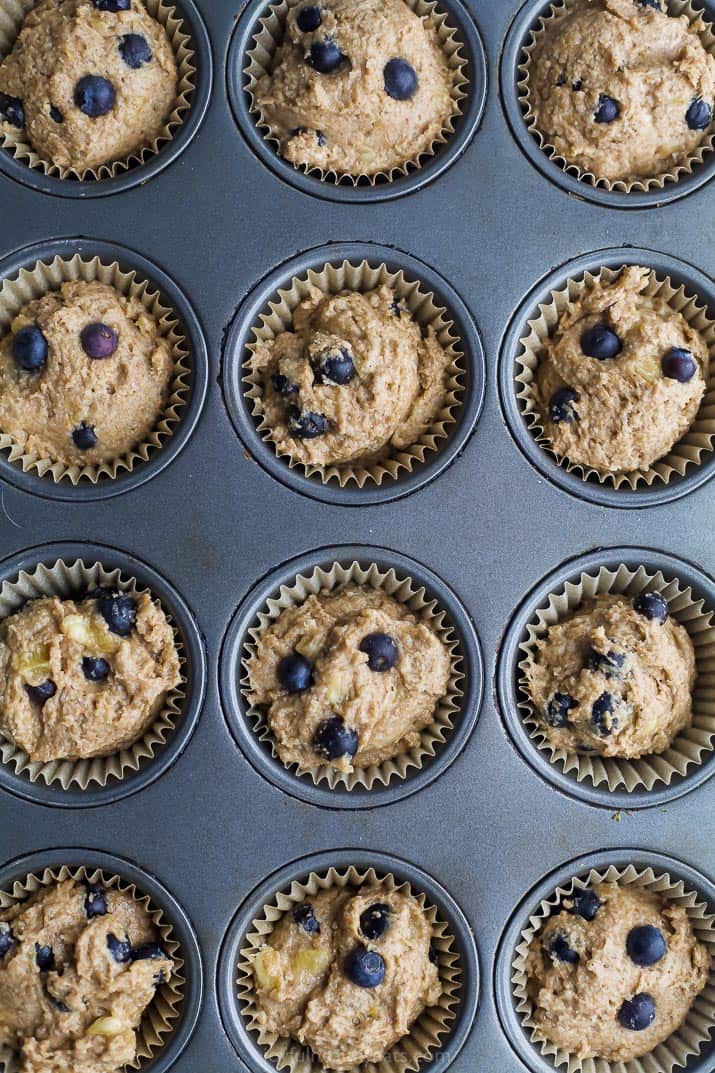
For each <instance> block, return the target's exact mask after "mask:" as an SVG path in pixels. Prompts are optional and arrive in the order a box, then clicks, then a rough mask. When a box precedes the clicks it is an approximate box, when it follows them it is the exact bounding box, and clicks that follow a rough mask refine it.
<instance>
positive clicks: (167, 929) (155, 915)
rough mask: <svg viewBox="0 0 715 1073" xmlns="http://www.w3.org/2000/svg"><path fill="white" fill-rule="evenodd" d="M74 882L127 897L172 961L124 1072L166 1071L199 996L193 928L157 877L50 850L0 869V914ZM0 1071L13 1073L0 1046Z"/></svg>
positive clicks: (107, 859)
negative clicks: (147, 918)
mask: <svg viewBox="0 0 715 1073" xmlns="http://www.w3.org/2000/svg"><path fill="white" fill-rule="evenodd" d="M65 879H74V880H78V881H80V882H82V881H88V882H90V883H102V884H103V885H104V886H106V887H107V888H108V889H110V890H112V889H115V890H120V891H123V892H125V893H129V894H130V895H131V897H132V898H133V899H134V900H135V901H136V902H138V903H139V904H140V905H141V906H142V907H144V908H145V909H147V910H148V912H149V915H150V917H151V919H152V921H153V923H154V925H155V927H156V929H157V931H158V932H159V935H160V936H161V942H162V944H163V946H164V947H165V949H166V950H167V952H168V953H169V955H170V956H171V957H172V959H173V960H174V973H173V974H172V978H171V980H169V982H168V983H165V984H163V985H162V986H161V987H159V988H158V989H157V992H156V996H155V998H154V1000H153V1002H152V1003H151V1004H150V1005H149V1006H148V1007H147V1009H146V1010H145V1012H144V1017H143V1018H142V1021H141V1024H140V1026H139V1028H138V1030H137V1059H136V1061H134V1062H132V1063H131V1064H130V1065H128V1066H127V1067H126V1068H127V1069H138V1070H141V1071H142V1073H144V1071H146V1073H149V1071H151V1073H165V1071H166V1070H168V1069H169V1067H170V1066H171V1065H172V1064H173V1063H174V1061H175V1060H176V1059H177V1058H178V1056H179V1055H180V1054H181V1052H182V1051H183V1049H184V1047H185V1046H186V1044H187V1043H188V1041H189V1038H190V1037H191V1034H192V1032H193V1029H194V1026H195V1024H196V1020H197V1017H198V1013H199V1007H200V1005H201V995H202V976H201V955H200V953H199V947H198V943H197V940H196V936H195V934H194V930H193V927H192V926H191V922H190V921H189V919H188V917H187V916H186V914H185V913H184V911H183V909H182V908H181V906H180V905H179V903H178V902H177V901H176V900H175V899H174V898H173V896H172V895H171V894H169V892H168V891H167V890H165V888H164V887H163V886H162V885H161V884H160V883H159V881H158V880H157V879H155V878H154V877H153V876H150V875H149V874H148V873H146V872H144V871H142V870H141V869H140V868H138V867H137V866H136V865H134V864H131V863H130V862H129V861H126V860H124V859H123V858H121V857H115V856H113V855H111V854H109V853H101V852H97V851H96V850H85V849H52V850H47V851H41V852H39V853H33V854H30V855H28V856H25V857H19V858H17V859H16V860H14V861H10V862H9V863H8V864H6V865H4V866H3V867H2V868H1V869H0V911H2V910H5V909H9V908H11V907H12V906H14V905H17V904H18V903H20V902H22V901H24V900H25V899H26V898H27V897H29V896H30V895H31V894H34V893H35V892H36V891H38V890H40V889H41V888H42V887H46V886H49V885H50V884H51V883H54V882H59V881H63V880H65ZM0 1066H1V1067H2V1069H3V1073H18V1069H19V1066H18V1063H17V1060H16V1059H15V1057H14V1056H13V1055H12V1053H11V1052H8V1051H7V1050H4V1051H3V1049H2V1048H0Z"/></svg>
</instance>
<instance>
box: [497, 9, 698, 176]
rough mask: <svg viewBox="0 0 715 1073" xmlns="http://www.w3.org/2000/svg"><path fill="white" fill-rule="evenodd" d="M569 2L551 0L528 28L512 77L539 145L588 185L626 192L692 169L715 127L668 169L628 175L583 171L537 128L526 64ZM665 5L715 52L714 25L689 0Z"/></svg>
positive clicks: (563, 15)
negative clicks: (618, 176) (615, 176)
mask: <svg viewBox="0 0 715 1073" xmlns="http://www.w3.org/2000/svg"><path fill="white" fill-rule="evenodd" d="M573 4H574V0H555V2H552V3H550V4H549V5H548V7H547V8H546V10H545V12H544V13H543V14H542V15H541V17H540V18H539V20H538V22H537V23H536V25H535V26H534V27H533V28H532V30H531V31H530V33H529V36H528V39H527V41H526V43H525V44H524V47H523V49H522V59H521V62H520V63H519V65H518V67H517V71H516V79H517V93H518V97H519V103H520V105H521V109H522V112H523V113H524V122H525V123H526V126H527V129H528V130H529V132H530V133H531V134H532V135H533V137H534V138H535V139H536V142H537V143H538V145H539V148H540V149H542V150H543V152H544V153H545V154H546V155H547V156H548V157H550V159H551V160H552V161H553V162H554V163H555V164H558V166H559V167H560V168H561V170H562V171H565V172H566V173H567V174H568V175H572V176H574V177H575V178H576V179H579V180H580V181H582V182H585V183H589V184H590V185H591V186H595V187H600V188H601V189H603V190H617V191H619V192H622V193H626V194H628V193H630V192H631V191H634V190H635V191H638V192H645V191H648V190H662V189H663V188H664V187H665V186H666V185H668V184H669V183H677V182H678V180H679V179H682V178H683V177H684V176H686V175H689V174H690V173H691V172H692V171H693V170H695V169H696V168H697V167H698V165H700V164H702V163H703V160H704V159H705V158H706V157H707V156H708V155H709V154H710V153H712V151H713V149H714V148H715V130H713V131H711V133H710V134H706V133H705V132H703V133H704V137H703V140H702V142H701V143H700V145H699V146H698V147H697V149H696V150H695V152H694V153H691V154H690V155H689V156H686V157H683V158H682V159H680V160H678V162H677V163H674V164H672V165H671V167H670V169H669V170H667V171H665V172H661V173H659V174H657V175H653V176H638V177H635V178H632V179H607V178H606V177H605V176H602V175H595V174H594V173H593V172H591V171H583V170H582V169H581V168H580V167H579V166H578V164H575V163H574V162H573V161H570V160H566V159H565V157H563V156H561V155H560V154H559V153H558V151H557V149H556V147H555V146H554V145H552V144H551V143H550V142H549V141H548V139H547V138H546V136H545V135H544V134H542V133H541V131H540V130H539V126H538V122H537V117H536V115H535V113H534V111H533V109H532V101H531V73H530V67H531V64H532V61H533V59H534V56H535V54H536V52H537V50H538V49H539V47H540V46H541V45H542V44H543V42H544V39H545V35H546V34H549V33H551V32H552V31H553V30H554V29H555V27H556V26H558V24H559V23H560V22H561V21H562V19H564V18H565V17H566V16H567V15H568V14H569V13H570V11H571V10H572V9H573ZM665 7H666V10H667V12H668V14H669V15H675V16H678V15H686V16H687V18H688V21H689V22H690V24H691V26H692V27H693V28H694V29H695V31H696V32H697V34H698V37H699V38H700V40H701V41H702V43H703V46H704V48H705V50H706V51H707V52H709V53H710V55H711V56H715V29H714V28H713V26H712V25H711V24H710V23H709V22H706V21H705V19H704V18H703V12H702V10H700V9H698V8H697V7H695V6H693V4H691V3H690V0H666V4H665Z"/></svg>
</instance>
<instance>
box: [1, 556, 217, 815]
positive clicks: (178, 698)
mask: <svg viewBox="0 0 715 1073" xmlns="http://www.w3.org/2000/svg"><path fill="white" fill-rule="evenodd" d="M99 585H107V586H111V587H114V588H117V589H119V590H121V591H125V592H131V593H138V592H142V591H149V592H150V593H151V596H152V598H153V599H154V600H155V601H158V602H159V603H160V604H161V606H162V609H163V610H164V612H165V613H166V615H167V617H168V619H169V622H170V623H171V625H172V627H173V629H174V632H175V637H176V645H177V651H178V653H179V659H180V664H181V675H182V681H181V683H180V684H179V686H177V687H176V688H175V689H173V690H171V691H170V692H169V693H168V694H167V695H166V696H165V698H164V700H163V702H162V703H161V705H160V706H159V707H158V709H157V711H156V713H155V717H154V719H153V721H152V723H151V725H150V726H149V727H148V728H147V729H146V730H145V732H144V733H143V735H142V736H141V737H140V738H138V739H137V741H135V742H134V743H133V744H132V745H130V746H127V747H126V748H124V749H121V750H120V751H118V752H116V753H112V754H110V755H109V756H99V757H92V758H88V759H84V760H55V761H48V762H42V761H33V760H30V758H29V757H28V755H27V753H26V752H24V751H23V750H22V749H20V748H19V747H18V746H16V745H14V744H13V743H12V742H11V741H10V740H9V739H7V738H4V737H3V736H1V735H0V760H1V761H2V763H1V764H0V786H2V787H3V788H5V789H7V790H10V791H12V792H13V793H16V794H19V795H20V796H22V797H26V798H29V799H30V800H33V801H37V802H39V803H41V804H50V805H59V806H67V807H75V808H76V807H78V806H88V805H98V804H106V803H107V802H110V801H117V800H119V799H120V798H122V797H126V796H127V795H128V794H131V793H134V792H135V791H137V790H139V789H142V788H143V787H144V786H147V785H148V784H149V783H151V782H153V781H154V780H155V779H156V778H158V777H159V775H160V774H162V772H164V771H166V770H167V768H169V767H170V766H171V765H172V764H173V763H175V761H176V760H177V759H178V757H179V756H180V755H181V753H182V752H183V750H184V749H185V748H186V745H187V744H188V742H189V739H190V738H191V735H192V733H193V731H194V728H195V726H196V722H197V720H198V717H199V714H200V711H201V704H202V701H203V695H204V688H205V672H206V667H205V655H204V649H203V643H202V640H201V637H200V634H199V631H198V628H197V626H196V623H195V621H194V618H193V616H192V614H191V612H190V611H189V609H188V607H187V606H186V604H185V603H184V601H183V600H182V598H181V596H179V594H178V593H177V592H176V590H175V589H173V588H172V587H171V586H170V585H169V584H168V582H166V581H165V580H164V579H163V578H162V577H160V575H159V574H157V573H156V572H155V571H154V570H152V569H151V567H148V566H145V565H143V564H141V563H140V562H139V561H138V560H136V559H134V558H133V557H131V556H129V555H126V554H124V553H123V552H119V551H115V550H114V549H112V548H105V547H102V546H100V545H92V544H55V545H45V546H44V547H40V548H32V549H30V550H29V551H26V552H22V553H21V554H20V555H16V556H14V557H12V558H11V559H6V560H5V561H4V562H2V563H0V619H2V618H6V617H7V616H8V615H12V614H14V613H15V612H17V611H18V610H19V609H20V608H21V607H22V606H23V605H24V604H25V603H26V601H28V600H33V599H36V598H38V597H42V596H58V597H59V598H60V599H72V598H77V597H80V598H81V596H83V595H84V594H85V593H86V592H88V591H91V590H92V589H94V588H97V587H98V586H99Z"/></svg>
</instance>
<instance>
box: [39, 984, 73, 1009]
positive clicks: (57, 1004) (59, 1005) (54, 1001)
mask: <svg viewBox="0 0 715 1073" xmlns="http://www.w3.org/2000/svg"><path fill="white" fill-rule="evenodd" d="M42 990H43V992H44V995H45V998H46V999H47V1001H48V1002H49V1004H50V1006H52V1007H53V1008H54V1009H55V1010H58V1011H59V1013H69V1012H70V1008H69V1006H68V1005H67V1003H66V1002H63V1001H62V999H59V998H55V996H54V995H53V994H52V992H51V991H50V990H49V989H48V987H47V982H46V981H45V982H44V984H43V988H42Z"/></svg>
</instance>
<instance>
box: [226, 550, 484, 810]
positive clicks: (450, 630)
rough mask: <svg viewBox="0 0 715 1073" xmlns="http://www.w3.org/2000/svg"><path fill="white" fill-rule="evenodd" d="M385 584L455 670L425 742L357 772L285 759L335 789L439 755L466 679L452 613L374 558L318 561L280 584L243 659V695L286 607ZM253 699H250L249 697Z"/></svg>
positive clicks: (259, 724) (403, 774)
mask: <svg viewBox="0 0 715 1073" xmlns="http://www.w3.org/2000/svg"><path fill="white" fill-rule="evenodd" d="M351 584H352V585H357V586H362V587H365V588H373V589H382V591H383V592H385V593H387V595H388V596H391V597H392V598H393V599H395V600H396V601H398V603H401V604H403V605H404V606H405V607H407V608H408V609H409V610H410V611H411V612H412V614H413V615H414V616H415V618H416V619H417V620H418V621H420V622H423V623H425V624H426V625H428V626H429V627H431V629H432V630H433V631H434V633H435V634H436V635H437V637H439V639H440V640H441V641H442V643H443V644H444V645H445V647H446V649H447V651H448V652H449V655H450V660H451V671H450V677H449V682H448V684H447V692H446V693H445V695H444V696H443V697H442V698H441V699H440V700H439V701H438V702H437V705H436V707H435V711H434V716H433V721H432V722H431V723H430V724H429V725H428V726H426V727H425V728H424V729H423V730H422V731H421V734H420V743H419V745H418V746H417V747H416V748H413V749H410V750H409V751H407V752H403V753H399V754H397V755H396V756H393V757H390V758H389V759H387V760H383V762H382V763H381V764H379V765H378V764H371V765H370V766H369V767H363V768H356V769H355V770H354V771H352V772H344V771H338V770H337V769H336V768H334V767H332V766H331V765H330V764H317V765H316V766H315V767H310V768H308V767H305V768H304V767H302V766H300V765H298V764H291V765H286V767H288V769H289V770H291V771H294V772H295V773H296V774H297V775H300V776H304V775H307V776H309V777H310V778H311V779H312V780H313V782H314V783H315V784H316V786H317V785H318V784H320V783H326V784H327V785H328V786H329V787H330V789H331V790H333V789H335V788H336V787H338V786H339V787H341V788H343V789H346V790H354V789H356V788H359V789H361V790H370V789H371V788H372V787H373V786H387V785H388V784H389V783H390V781H391V780H393V779H404V778H407V776H408V775H409V774H410V772H411V771H412V770H414V769H417V770H419V769H420V768H421V767H422V766H423V764H424V763H425V762H426V761H427V760H429V759H430V758H431V757H434V756H435V755H436V753H437V751H438V749H439V748H440V746H441V745H442V744H444V742H445V741H446V739H447V738H448V736H449V734H450V733H451V731H452V730H453V728H454V716H455V713H456V712H459V706H460V700H461V698H462V697H463V696H464V693H463V690H462V689H461V685H460V683H461V682H462V681H463V680H464V672H463V670H462V662H463V660H462V653H461V649H460V644H459V640H458V637H457V634H456V632H455V630H454V627H453V626H452V625H451V623H450V622H449V620H448V618H447V613H446V612H445V611H444V610H443V609H442V608H440V606H439V601H438V600H437V599H436V598H433V597H432V598H431V597H430V596H429V595H428V593H427V592H426V590H425V588H424V586H418V585H416V584H415V582H414V581H413V580H412V578H411V577H405V576H400V575H398V574H397V573H396V571H395V570H394V569H392V568H391V569H389V570H386V571H383V570H380V568H379V567H378V566H377V565H376V564H375V563H370V564H368V565H366V566H365V565H362V564H361V563H358V562H353V563H351V564H350V565H349V566H343V565H342V564H341V563H338V562H335V563H333V564H332V565H331V566H330V567H329V568H328V569H324V568H323V567H322V566H316V567H315V569H314V570H313V571H312V573H310V574H298V576H297V577H296V578H295V580H294V581H293V582H292V584H290V585H281V587H280V590H279V592H278V595H276V596H272V597H271V598H270V599H269V600H267V601H266V603H265V605H264V607H263V609H262V610H261V611H259V612H258V623H257V625H255V626H253V627H252V628H251V629H249V630H248V638H250V639H247V641H246V643H245V645H244V649H245V652H246V655H245V656H243V657H242V659H241V666H242V668H243V671H244V673H243V675H242V677H241V681H240V685H241V692H242V694H243V696H244V699H246V700H247V694H248V693H249V691H250V687H251V661H252V660H253V659H255V658H256V654H257V645H258V640H259V638H260V636H261V633H262V632H263V630H265V629H266V627H267V626H269V625H270V624H271V623H272V622H275V620H276V619H277V618H278V617H279V616H280V614H281V613H282V612H283V611H285V610H286V608H288V607H291V606H294V605H296V604H302V603H303V601H304V600H306V599H307V598H308V596H311V595H317V594H318V593H321V592H322V593H328V592H335V591H338V590H339V589H341V588H344V587H345V586H346V585H351ZM247 703H248V701H247ZM248 717H249V719H250V720H251V723H252V724H253V729H254V731H255V733H256V734H257V735H258V738H259V740H260V741H262V742H265V743H267V744H268V745H269V746H270V748H271V753H272V755H273V757H274V758H275V759H277V760H278V761H279V762H281V763H282V761H281V760H280V757H279V756H278V752H277V751H276V748H275V742H274V739H273V734H272V732H271V729H270V726H269V724H268V721H267V718H266V716H265V714H264V713H263V712H262V711H260V710H259V709H258V708H257V707H253V706H251V707H249V708H248Z"/></svg>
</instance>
